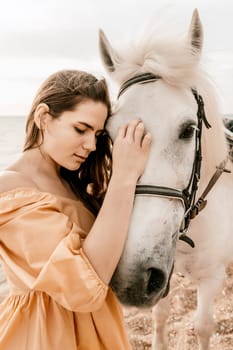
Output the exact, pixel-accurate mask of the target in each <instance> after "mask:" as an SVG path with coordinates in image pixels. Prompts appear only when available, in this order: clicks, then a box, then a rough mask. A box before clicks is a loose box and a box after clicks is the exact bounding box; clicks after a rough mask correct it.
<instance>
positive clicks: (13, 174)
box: [0, 170, 37, 193]
mask: <svg viewBox="0 0 233 350" xmlns="http://www.w3.org/2000/svg"><path fill="white" fill-rule="evenodd" d="M19 187H32V188H37V186H36V184H35V183H34V182H33V181H32V180H31V179H29V178H27V177H26V176H25V175H23V174H22V173H20V172H17V171H13V170H4V171H1V172H0V193H3V192H7V191H10V190H14V189H16V188H19Z"/></svg>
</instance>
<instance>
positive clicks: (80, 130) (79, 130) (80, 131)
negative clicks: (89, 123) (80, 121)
mask: <svg viewBox="0 0 233 350" xmlns="http://www.w3.org/2000/svg"><path fill="white" fill-rule="evenodd" d="M74 129H75V131H76V132H77V133H78V134H84V133H85V131H86V130H82V129H79V128H76V127H75V128H74Z"/></svg>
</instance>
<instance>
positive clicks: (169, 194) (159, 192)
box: [118, 73, 229, 248]
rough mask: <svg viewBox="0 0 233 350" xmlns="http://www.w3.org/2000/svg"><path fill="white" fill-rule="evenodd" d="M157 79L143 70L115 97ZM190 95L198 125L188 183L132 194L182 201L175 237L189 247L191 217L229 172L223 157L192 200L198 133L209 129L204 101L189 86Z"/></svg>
mask: <svg viewBox="0 0 233 350" xmlns="http://www.w3.org/2000/svg"><path fill="white" fill-rule="evenodd" d="M159 79H161V77H160V76H157V75H154V74H152V73H143V74H140V75H137V76H135V77H133V78H131V79H129V80H127V81H125V82H124V83H123V84H122V86H121V88H120V91H119V94H118V98H119V97H120V96H121V95H122V94H123V92H125V90H126V89H128V88H129V87H130V86H132V85H134V84H137V83H140V84H145V83H150V82H155V81H157V80H159ZM191 91H192V94H193V96H194V98H195V100H196V102H197V106H198V110H197V119H198V126H197V131H196V139H195V155H194V163H193V168H192V173H191V177H190V180H189V183H188V186H187V187H186V188H185V189H183V190H177V189H174V188H170V187H164V186H153V185H137V186H136V192H135V194H136V195H149V196H161V197H166V198H171V199H179V200H181V201H182V203H183V206H184V208H185V214H184V219H183V222H182V225H181V228H180V235H179V239H181V240H183V241H185V242H186V243H188V244H189V245H190V246H191V247H193V248H194V246H195V245H194V242H193V240H192V239H191V238H190V237H188V236H187V234H186V233H187V230H188V227H189V224H190V221H191V219H193V218H195V217H196V215H197V214H198V213H199V212H200V211H201V210H202V209H204V207H205V206H206V203H207V200H206V199H205V197H206V196H207V194H208V193H209V191H210V190H211V189H212V187H213V186H214V184H215V183H216V181H217V180H218V178H219V177H220V176H221V174H222V173H223V172H229V171H228V170H226V169H225V166H226V164H227V161H228V159H226V160H224V161H223V162H222V163H221V164H220V165H219V166H218V167H217V170H216V172H215V173H214V175H213V176H212V178H211V179H210V181H209V183H208V185H207V187H206V188H205V190H204V192H203V193H202V195H201V196H200V197H199V199H198V200H197V201H196V193H197V190H198V184H199V180H200V172H201V162H202V152H201V135H202V124H203V122H204V124H205V127H206V128H207V129H209V128H210V127H211V125H210V124H209V123H208V121H207V119H206V115H205V109H204V102H203V99H202V96H201V95H199V94H198V92H197V90H195V89H191Z"/></svg>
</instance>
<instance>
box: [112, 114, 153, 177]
mask: <svg viewBox="0 0 233 350" xmlns="http://www.w3.org/2000/svg"><path fill="white" fill-rule="evenodd" d="M144 131H145V129H144V124H143V122H142V121H140V120H139V119H134V120H132V121H131V122H130V123H129V124H128V125H122V126H121V127H120V128H119V129H118V132H117V136H116V139H115V141H114V145H113V154H112V156H113V175H116V174H117V175H118V176H120V178H121V177H122V178H128V179H130V180H132V181H135V182H137V180H138V178H139V177H140V176H141V175H142V174H143V172H144V170H145V166H146V163H147V159H148V155H149V150H150V145H151V141H152V137H151V134H150V133H146V134H145V133H144Z"/></svg>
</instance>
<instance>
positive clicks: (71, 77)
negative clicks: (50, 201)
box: [24, 70, 112, 214]
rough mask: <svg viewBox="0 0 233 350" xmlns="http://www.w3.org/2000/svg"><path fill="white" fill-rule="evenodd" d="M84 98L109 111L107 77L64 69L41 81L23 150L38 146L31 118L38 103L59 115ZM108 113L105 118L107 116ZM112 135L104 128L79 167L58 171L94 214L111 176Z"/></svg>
mask: <svg viewBox="0 0 233 350" xmlns="http://www.w3.org/2000/svg"><path fill="white" fill-rule="evenodd" d="M84 100H92V101H95V102H102V103H104V104H105V105H106V106H107V109H108V117H109V116H110V115H111V102H110V98H109V92H108V88H107V84H106V81H105V80H104V79H99V80H98V79H97V78H96V77H94V76H93V75H92V74H89V73H86V72H83V71H77V70H63V71H59V72H56V73H54V74H53V75H51V76H50V77H48V79H47V80H46V81H45V82H44V83H43V84H42V86H41V87H40V89H39V91H38V92H37V94H36V96H35V98H34V101H33V104H32V107H31V111H30V113H29V116H28V119H27V123H26V139H25V144H24V151H26V150H28V149H30V148H35V147H38V146H39V140H40V137H41V136H42V142H43V135H41V131H40V130H39V128H38V127H37V125H36V123H35V121H34V113H35V110H36V108H37V106H38V105H39V104H40V103H45V104H46V105H47V106H48V107H49V114H50V115H51V116H52V117H53V118H58V117H59V116H60V115H61V114H62V113H63V112H64V111H72V110H74V109H75V107H76V106H77V104H79V103H81V102H83V101H84ZM108 117H107V119H108ZM111 164H112V162H111V139H110V137H109V135H108V133H107V131H106V130H104V131H103V132H102V133H101V134H100V135H99V136H98V138H97V143H96V150H95V151H94V152H91V154H90V155H89V157H88V158H87V160H86V161H85V163H83V164H82V165H81V166H80V168H79V169H78V170H75V171H71V170H68V169H66V168H63V167H61V169H60V175H61V177H62V178H64V179H65V180H66V181H67V182H68V183H69V185H70V187H71V189H72V190H73V192H74V193H75V194H76V195H77V196H78V197H79V198H81V199H82V200H83V202H84V203H85V205H86V206H87V207H88V208H89V209H90V210H91V211H92V212H93V213H94V214H97V212H98V210H99V208H100V205H101V203H102V201H103V197H104V194H105V191H106V187H107V184H108V181H109V178H110V176H111Z"/></svg>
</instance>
